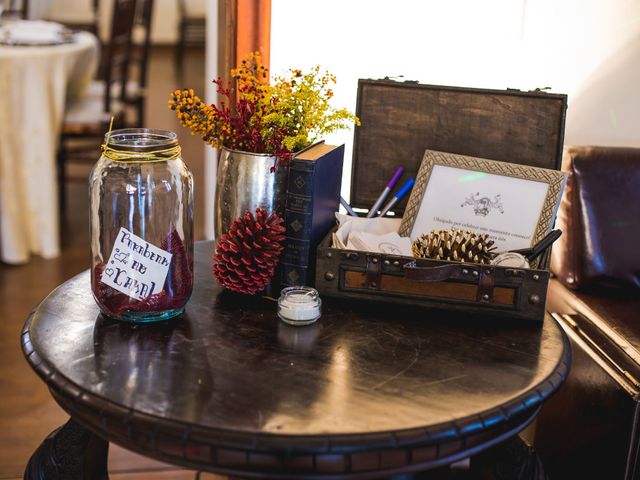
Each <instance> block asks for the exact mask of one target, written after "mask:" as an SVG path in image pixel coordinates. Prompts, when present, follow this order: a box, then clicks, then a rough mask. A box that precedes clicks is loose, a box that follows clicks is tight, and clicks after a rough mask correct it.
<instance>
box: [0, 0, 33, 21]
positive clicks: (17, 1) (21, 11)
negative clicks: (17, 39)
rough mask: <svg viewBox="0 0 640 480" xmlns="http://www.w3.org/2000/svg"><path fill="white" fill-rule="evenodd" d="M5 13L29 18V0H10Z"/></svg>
mask: <svg viewBox="0 0 640 480" xmlns="http://www.w3.org/2000/svg"><path fill="white" fill-rule="evenodd" d="M4 13H6V14H7V15H17V16H19V17H20V18H28V17H29V0H9V10H7V11H5V12H4ZM4 13H3V14H4Z"/></svg>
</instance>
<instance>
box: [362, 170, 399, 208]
mask: <svg viewBox="0 0 640 480" xmlns="http://www.w3.org/2000/svg"><path fill="white" fill-rule="evenodd" d="M403 173H404V167H398V168H396V171H395V173H394V174H393V177H391V180H389V183H387V186H386V187H384V190H382V193H381V194H380V196H379V197H378V199H377V200H376V203H374V204H373V207H371V210H369V213H367V218H371V217H373V216H374V215H375V214H376V212H377V211H378V209H379V208H380V205H382V202H384V200H385V198H387V195H389V193H391V189H392V188H393V187H395V185H396V182H397V181H398V180H400V177H401V176H402V174H403Z"/></svg>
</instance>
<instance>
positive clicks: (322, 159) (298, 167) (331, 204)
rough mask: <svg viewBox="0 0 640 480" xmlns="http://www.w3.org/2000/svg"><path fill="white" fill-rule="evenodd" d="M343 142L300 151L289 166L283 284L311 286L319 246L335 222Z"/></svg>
mask: <svg viewBox="0 0 640 480" xmlns="http://www.w3.org/2000/svg"><path fill="white" fill-rule="evenodd" d="M343 160H344V145H340V146H339V147H336V146H333V145H327V144H326V143H318V144H316V145H313V146H312V147H310V148H308V149H307V150H305V151H303V152H301V153H299V154H298V155H297V156H296V157H294V158H293V160H291V164H290V166H289V184H288V188H287V201H286V206H285V212H284V221H285V227H286V229H287V231H286V240H285V248H284V252H283V254H282V259H281V265H282V284H283V286H293V285H308V286H312V285H313V283H314V279H315V258H316V248H317V246H318V244H319V243H320V241H321V240H322V238H323V237H324V236H325V235H326V234H327V233H329V230H331V228H332V227H333V225H335V223H336V219H335V212H337V211H338V208H339V206H340V184H341V183H342V163H343Z"/></svg>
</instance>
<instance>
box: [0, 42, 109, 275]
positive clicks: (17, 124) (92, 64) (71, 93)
mask: <svg viewBox="0 0 640 480" xmlns="http://www.w3.org/2000/svg"><path fill="white" fill-rule="evenodd" d="M97 58H98V42H97V39H96V38H95V37H94V36H93V35H91V34H89V33H84V32H83V33H79V34H77V35H76V37H75V41H74V42H73V43H69V44H63V45H55V46H43V47H16V46H0V256H1V259H2V261H4V262H7V263H13V264H18V263H24V262H26V261H28V259H29V255H30V254H31V253H35V254H39V255H42V256H43V257H45V258H52V257H55V256H57V255H59V253H60V239H59V237H60V235H59V211H58V185H57V174H56V151H57V148H58V141H59V136H60V131H61V128H62V122H63V118H64V109H65V104H66V103H68V102H69V100H70V99H72V98H74V97H77V96H80V95H82V94H83V93H84V92H85V90H86V88H87V86H88V84H89V82H90V80H91V78H92V77H93V75H94V73H95V69H96V65H97ZM96 148H97V147H96ZM96 151H97V150H96Z"/></svg>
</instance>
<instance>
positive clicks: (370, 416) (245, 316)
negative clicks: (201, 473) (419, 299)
mask: <svg viewBox="0 0 640 480" xmlns="http://www.w3.org/2000/svg"><path fill="white" fill-rule="evenodd" d="M211 255H212V243H210V242H206V243H205V242H203V243H199V244H197V245H196V275H195V288H194V292H193V296H192V298H191V300H190V302H189V304H188V305H187V309H186V313H185V315H184V316H183V317H182V318H180V319H177V320H175V321H172V322H169V323H161V324H155V325H131V324H125V323H118V322H115V321H112V320H109V319H106V318H103V317H102V316H101V315H100V314H99V312H98V307H97V306H96V304H95V302H94V300H93V298H92V296H91V290H90V285H89V274H88V272H84V273H82V274H80V275H78V276H76V277H74V278H73V279H71V280H69V281H68V282H66V283H65V284H63V285H62V286H60V287H59V288H57V289H56V290H55V291H54V292H53V293H51V295H49V296H48V297H47V298H46V299H45V300H44V301H43V302H42V303H41V304H40V305H39V306H38V308H37V309H36V310H35V311H34V313H33V314H32V316H31V317H30V318H29V319H28V320H27V322H26V324H25V328H24V332H23V338H22V341H23V348H24V351H25V355H26V356H27V359H28V361H29V362H30V364H31V365H32V367H33V368H34V370H35V371H36V372H37V373H38V374H39V375H40V376H41V377H42V378H43V379H44V381H45V382H46V383H47V384H48V386H49V388H50V390H51V392H52V394H53V396H54V398H56V400H57V401H58V402H59V403H60V404H61V405H62V406H63V408H65V409H66V410H67V411H68V412H69V413H70V415H72V417H73V418H74V419H75V420H77V421H78V422H80V423H81V424H83V425H85V426H86V427H87V428H89V429H91V430H92V431H94V432H95V433H97V434H99V435H100V436H102V437H104V438H106V439H108V440H110V441H114V442H116V443H119V444H122V445H123V446H125V447H127V448H130V449H133V450H136V451H139V452H142V453H145V454H147V455H149V456H153V457H156V458H160V459H162V460H165V461H170V462H173V463H178V464H182V465H187V466H192V467H195V468H203V469H209V470H213V471H219V472H227V473H234V474H242V475H245V476H252V475H253V476H260V475H262V474H264V476H268V477H272V476H273V475H274V472H279V475H280V476H283V477H285V478H294V477H302V476H305V477H309V476H331V475H341V474H347V475H351V476H354V477H358V476H360V477H362V478H365V477H371V476H372V475H373V474H374V472H376V471H384V472H385V473H388V474H390V473H395V472H401V471H410V470H415V469H418V468H428V467H433V466H436V465H441V464H443V463H446V462H450V461H453V460H455V459H457V458H464V457H465V456H467V455H469V454H470V453H473V452H475V451H479V450H481V449H483V448H486V447H487V446H490V445H492V444H494V443H496V442H497V441H500V440H501V439H504V438H507V437H508V436H510V435H513V434H514V433H516V432H517V431H518V430H520V429H521V428H523V427H524V426H526V424H527V423H528V422H529V421H530V420H531V419H532V418H533V417H534V416H535V414H536V413H537V410H538V409H539V407H540V406H541V404H542V402H543V401H544V400H545V399H546V398H547V397H548V396H549V395H550V394H551V393H553V392H554V391H555V390H556V389H557V387H558V386H559V385H560V384H561V383H562V381H563V380H564V378H565V377H566V375H567V373H568V368H569V362H570V350H569V346H568V342H567V339H566V337H565V335H564V333H563V332H562V330H561V329H560V328H559V326H558V325H557V324H556V323H555V321H554V320H553V319H551V318H550V317H548V318H547V319H546V320H545V322H544V324H543V325H542V326H540V325H536V324H531V325H524V326H523V325H522V323H521V322H518V323H517V325H510V324H509V322H505V321H502V322H492V321H490V320H488V319H478V318H467V319H465V318H455V317H452V316H451V314H450V313H440V312H433V311H421V310H413V309H403V308H398V307H392V306H387V305H367V304H354V303H348V304H347V303H344V302H339V301H337V300H331V299H324V304H323V315H322V318H321V319H320V320H319V321H318V323H316V324H315V325H312V326H307V327H293V326H289V325H286V324H284V323H283V322H282V321H280V320H278V318H277V316H276V304H275V302H274V301H272V300H267V299H259V298H250V297H244V296H238V295H235V294H229V293H228V292H222V291H221V289H220V288H219V287H218V286H217V285H216V284H215V281H214V279H213V277H212V275H211V272H210V259H211ZM261 472H262V473H261ZM264 472H267V473H264ZM269 472H270V473H269ZM289 474H290V475H291V477H287V475H289Z"/></svg>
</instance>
